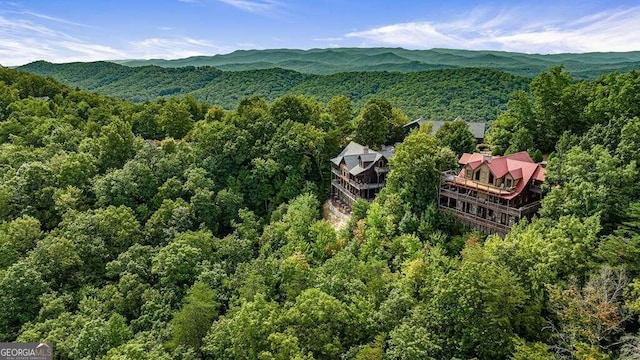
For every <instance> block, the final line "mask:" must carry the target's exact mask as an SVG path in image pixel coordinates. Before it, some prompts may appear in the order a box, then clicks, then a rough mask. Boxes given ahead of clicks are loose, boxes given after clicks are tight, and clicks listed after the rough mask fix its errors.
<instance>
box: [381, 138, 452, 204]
mask: <svg viewBox="0 0 640 360" xmlns="http://www.w3.org/2000/svg"><path fill="white" fill-rule="evenodd" d="M429 130H430V129H429V128H428V127H421V128H420V129H419V130H417V131H413V132H412V133H411V134H410V135H409V136H407V138H406V139H405V140H404V142H403V143H402V144H400V145H398V146H397V147H396V148H395V151H394V155H393V157H392V158H391V159H390V160H389V167H390V168H391V171H390V172H389V177H388V178H387V187H386V189H385V191H387V192H389V193H395V194H398V195H399V196H400V199H401V200H402V201H403V202H404V203H406V204H408V206H409V208H410V209H411V210H412V211H413V212H414V213H417V214H420V213H421V212H423V211H424V210H426V209H427V207H428V205H429V204H430V203H432V202H434V201H435V200H436V194H437V192H438V187H439V185H440V170H441V169H438V167H437V165H438V164H437V163H436V158H437V155H438V153H439V150H440V149H439V148H438V144H437V141H436V139H435V137H433V136H432V135H430V134H429Z"/></svg>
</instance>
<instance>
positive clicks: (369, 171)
mask: <svg viewBox="0 0 640 360" xmlns="http://www.w3.org/2000/svg"><path fill="white" fill-rule="evenodd" d="M392 156H393V147H392V146H383V147H382V149H381V150H380V151H374V150H372V149H369V148H368V147H367V146H363V145H360V144H358V143H355V142H353V141H352V142H351V143H349V145H347V146H346V147H345V148H344V150H342V152H341V153H340V154H339V155H338V156H336V157H335V158H333V159H331V194H332V196H333V197H334V198H335V199H337V200H339V201H341V202H343V203H344V204H346V206H345V207H346V208H347V211H349V208H350V206H351V205H353V203H354V202H355V201H356V200H358V199H365V200H368V201H371V200H373V199H374V198H375V196H376V194H377V193H378V192H380V190H381V189H382V188H383V187H384V185H385V183H386V179H387V174H388V173H389V159H390V158H391V157H392Z"/></svg>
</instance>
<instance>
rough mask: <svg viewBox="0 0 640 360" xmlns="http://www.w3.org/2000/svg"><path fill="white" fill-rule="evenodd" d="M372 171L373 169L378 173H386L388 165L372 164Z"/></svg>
mask: <svg viewBox="0 0 640 360" xmlns="http://www.w3.org/2000/svg"><path fill="white" fill-rule="evenodd" d="M373 171H375V172H376V173H378V174H384V173H388V172H389V167H388V166H374V167H373Z"/></svg>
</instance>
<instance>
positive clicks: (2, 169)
mask: <svg viewBox="0 0 640 360" xmlns="http://www.w3.org/2000/svg"><path fill="white" fill-rule="evenodd" d="M101 66H102V68H101V69H102V71H101V72H98V71H96V79H98V78H100V79H103V81H104V83H105V84H106V83H107V82H108V80H110V79H111V77H112V76H113V75H112V74H111V70H109V69H115V70H118V69H119V68H118V67H117V65H109V64H107V65H105V64H101ZM96 69H97V68H96ZM81 70H82V69H81V68H80V67H78V71H81ZM90 70H91V68H90V67H89V68H86V69H84V70H83V71H87V72H86V73H85V74H78V77H81V75H82V76H87V75H90V74H91V73H90ZM147 71H149V72H147V73H138V72H136V71H132V73H131V74H130V76H131V77H132V78H133V79H137V80H139V81H148V83H152V82H150V81H149V80H148V79H145V78H144V74H146V75H147V76H149V75H151V77H155V76H156V75H158V74H155V73H153V71H158V70H157V69H156V68H153V67H152V68H149V69H147ZM201 71H204V72H205V73H208V74H211V76H214V75H215V76H217V77H214V80H213V82H214V83H216V84H219V83H221V81H218V79H221V78H223V77H224V76H227V75H226V73H222V72H216V71H217V70H213V69H202V70H201ZM465 71H466V72H465ZM177 72H178V70H175V69H171V70H168V71H166V72H165V73H164V74H165V77H164V78H162V81H167V79H170V78H171V76H173V75H175V73H177ZM286 73H289V72H284V73H283V72H282V71H271V73H270V76H272V77H273V78H274V79H277V78H278V77H279V76H280V75H282V74H286ZM290 73H291V74H299V73H294V72H290ZM236 74H237V73H236ZM256 74H262V72H260V71H257V72H250V73H248V74H247V75H246V77H247V79H248V78H249V76H250V75H256ZM434 74H437V76H436V75H434ZM490 74H494V77H491V76H490ZM116 75H117V73H116ZM191 75H192V74H191V73H189V72H188V71H187V72H186V73H185V74H183V77H184V78H186V79H188V78H189V77H190V76H191ZM408 75H411V76H413V77H414V78H411V77H407V79H408V80H406V81H407V82H408V83H411V84H416V83H420V82H423V81H425V79H429V81H431V83H430V84H429V85H433V84H436V83H437V79H438V77H439V78H441V79H447V81H448V84H449V85H448V86H449V88H448V89H449V90H455V89H456V88H457V87H459V88H460V89H464V88H467V86H466V84H467V83H472V84H483V83H484V84H486V85H485V88H484V90H485V92H488V93H490V92H491V88H490V86H489V85H490V84H494V86H497V87H500V84H499V80H500V79H503V78H505V79H506V78H508V76H509V75H504V73H500V72H495V71H492V70H483V71H476V70H464V71H462V70H445V71H438V72H435V73H433V74H432V73H430V72H425V73H416V74H408ZM68 76H69V77H71V75H68ZM256 76H257V75H256ZM299 76H307V75H299ZM342 76H346V77H348V76H349V75H348V74H347V75H342V74H337V75H332V77H315V78H312V79H310V80H308V81H307V82H306V84H309V86H317V87H324V86H326V84H325V83H323V81H327V82H328V83H329V84H335V83H338V82H340V81H343V80H344V79H343V78H342ZM352 76H353V77H357V78H359V79H360V80H361V81H362V83H363V84H369V85H370V84H371V83H373V82H376V84H377V86H379V87H380V88H385V89H390V91H391V90H394V91H395V89H394V88H393V86H391V85H389V84H394V83H395V82H394V78H393V76H396V75H395V74H388V73H382V74H380V75H378V76H376V74H375V73H366V74H353V75H352ZM421 76H425V77H426V78H422V77H421ZM429 76H432V77H429ZM116 77H117V76H116ZM158 77H160V75H158ZM194 78H197V77H195V75H194ZM133 79H131V80H130V81H133ZM455 79H458V80H455ZM478 79H480V80H478ZM487 79H489V80H491V81H488V80H487ZM454 80H455V81H454ZM443 81H444V80H443ZM638 84H640V72H637V71H635V72H628V73H625V74H609V75H606V76H603V77H600V78H598V79H597V80H594V81H584V82H576V81H574V79H572V78H571V76H570V75H569V74H568V73H566V72H565V71H563V70H562V69H560V68H553V69H551V70H550V71H548V72H544V73H542V74H540V75H538V76H537V77H536V78H535V79H533V80H532V81H531V83H530V86H529V89H530V90H529V92H528V93H526V94H522V93H521V96H518V97H516V98H514V101H510V102H509V105H508V106H507V110H506V111H505V112H503V113H501V114H500V115H499V116H498V118H497V119H496V121H495V122H494V124H493V126H492V129H491V132H490V134H488V135H489V136H488V140H489V141H490V144H491V145H492V146H494V150H495V149H506V152H511V151H513V152H519V151H524V150H527V151H529V152H532V151H531V150H534V151H533V152H537V151H535V150H542V151H545V152H547V151H548V150H549V149H556V151H555V152H554V155H553V156H551V157H549V159H548V164H547V167H546V170H545V172H544V176H545V186H544V195H545V196H544V199H543V200H542V203H541V208H540V210H539V211H538V214H537V215H536V216H535V217H534V218H533V219H531V221H528V220H526V219H524V218H523V219H522V220H521V221H520V222H519V223H518V224H517V225H515V226H513V227H512V228H511V231H510V232H509V233H508V234H507V235H505V236H504V237H499V236H497V235H484V234H482V233H480V232H474V231H472V229H470V228H468V227H465V226H463V225H462V224H460V223H456V222H454V218H453V217H451V214H450V213H445V212H440V211H438V210H437V209H438V205H437V204H438V202H439V199H440V196H439V194H438V188H439V186H440V174H441V171H444V170H451V169H455V168H457V167H458V162H457V160H458V156H457V155H456V153H455V152H454V151H457V152H458V154H459V153H460V151H461V150H462V147H458V146H457V145H460V144H461V145H464V143H465V142H466V143H467V144H469V143H470V144H471V146H473V139H469V137H471V136H472V135H471V133H470V132H469V131H468V129H467V128H466V127H465V126H464V124H462V125H463V126H462V127H457V126H456V125H454V126H451V127H445V126H443V127H441V128H440V130H439V134H438V137H437V138H436V136H434V135H432V134H430V132H429V131H427V128H421V129H419V130H417V131H413V132H412V133H411V134H409V135H408V136H407V137H406V138H405V139H404V140H403V141H402V143H400V144H398V145H397V146H395V147H394V150H393V151H394V155H393V157H391V158H390V160H389V163H388V164H389V171H388V173H387V174H388V175H385V179H386V185H385V187H384V189H383V190H382V192H380V193H379V195H378V196H377V198H376V200H375V201H374V202H371V203H370V202H367V201H363V200H358V201H356V202H355V203H354V204H353V207H352V208H353V212H352V214H351V217H350V219H349V220H348V221H347V223H346V224H345V225H344V228H342V229H340V230H338V231H336V230H335V229H334V228H333V227H332V226H331V224H330V223H329V222H327V221H326V220H324V219H322V217H321V216H320V215H321V212H320V208H321V207H320V204H321V203H322V201H324V200H325V199H327V197H328V196H329V191H330V189H331V185H330V182H331V180H332V179H331V174H332V166H331V165H330V164H331V162H330V160H329V159H331V158H333V157H335V156H336V154H339V153H340V151H341V150H342V149H344V148H345V146H347V143H348V141H349V140H350V139H358V141H360V142H362V143H364V144H367V145H369V146H372V145H373V144H379V143H380V141H376V142H373V141H374V140H375V139H377V137H378V136H382V135H384V137H385V140H384V141H383V142H387V140H390V139H393V138H394V137H396V136H399V135H400V134H399V133H400V131H399V130H400V129H399V127H401V126H402V123H401V122H398V121H396V120H397V119H398V118H401V117H400V116H398V117H396V115H399V114H398V113H397V111H394V110H395V108H393V107H392V106H391V104H389V103H388V102H387V101H386V100H385V99H384V98H377V99H372V100H371V101H368V102H367V104H366V105H365V106H364V108H363V109H362V110H361V111H360V112H359V113H360V114H362V116H360V117H359V118H358V120H356V121H355V122H353V123H352V122H351V121H350V120H351V118H352V117H353V114H354V113H355V111H352V110H353V108H352V106H351V105H352V104H351V103H350V102H349V101H345V100H346V99H344V98H337V100H334V101H333V102H332V105H333V106H327V107H322V106H319V104H318V103H317V102H316V101H314V100H313V99H310V98H307V97H304V96H286V97H282V98H280V99H277V100H276V101H273V102H265V101H264V100H261V99H257V98H251V99H250V100H247V101H243V102H242V104H241V106H239V107H238V109H237V110H231V111H221V110H220V109H219V108H215V107H210V106H208V105H207V104H202V103H197V102H195V101H193V100H192V99H180V98H177V97H173V98H170V99H159V100H158V101H150V102H145V103H142V104H133V103H130V102H128V101H125V100H120V99H115V98H112V97H108V96H104V95H99V94H95V93H90V92H86V91H84V90H80V89H74V88H70V87H68V86H64V85H61V84H60V83H58V82H56V81H54V80H53V79H51V78H44V77H40V76H36V75H32V74H28V73H25V72H22V71H17V70H14V69H0V174H1V175H2V176H0V205H1V206H0V342H1V343H7V342H10V343H14V342H18V343H25V342H29V343H34V342H35V343H40V342H44V343H50V344H51V345H52V346H51V347H50V348H52V349H54V350H53V351H54V354H55V355H54V356H55V358H56V359H69V360H82V359H102V360H121V359H140V360H170V359H184V360H187V359H190V360H191V359H192V360H213V359H216V360H217V359H263V360H278V359H298V360H333V359H398V360H410V359H411V360H412V359H478V360H506V359H544V360H550V359H554V360H565V359H566V360H569V359H572V360H573V359H602V360H604V359H607V360H609V359H611V360H612V359H621V360H631V359H637V358H638V357H637V354H638V353H639V349H640V334H638V329H640V317H639V316H640V256H638V254H640V230H639V229H640V227H639V226H638V224H640V201H639V199H640V186H639V185H640V171H639V170H638V168H637V165H636V164H638V163H640V147H639V146H638V144H639V143H640V140H639V139H640V104H639V102H638V101H637V99H639V98H640V86H638ZM186 85H187V82H185V86H186ZM181 86H183V85H181ZM271 86H273V85H271ZM432 87H433V88H434V89H435V88H437V86H432ZM343 90H347V88H346V87H345V88H344V89H343V88H339V89H336V90H335V91H343ZM487 90H488V91H487ZM454 94H455V93H454ZM398 96H400V95H398ZM458 124H460V123H458ZM376 125H378V126H376ZM456 127H457V128H456ZM372 128H373V130H374V131H371V130H372ZM447 128H448V129H447ZM443 129H445V130H443ZM465 130H466V131H465ZM465 133H466V134H467V135H465ZM465 138H466V139H467V140H470V142H469V141H465ZM360 139H362V140H360ZM367 139H368V140H367ZM390 142H394V143H395V141H390ZM387 143H389V142H387ZM453 148H456V150H454V149H453ZM371 155H373V154H371ZM539 156H541V154H539ZM360 159H362V157H361V158H360ZM479 169H482V167H479ZM521 181H522V180H521ZM474 182H476V181H474V180H472V182H471V183H474ZM347 191H349V190H347ZM465 197H466V199H469V198H472V199H473V198H474V197H473V196H472V194H466V195H465V194H463V193H461V194H460V199H465ZM474 202H477V203H478V204H479V206H478V208H480V207H481V206H482V205H481V204H482V203H481V202H480V201H479V200H474ZM461 203H464V200H461ZM484 206H487V207H489V206H490V203H485V204H484ZM496 208H497V207H496ZM478 214H480V212H478ZM515 220H518V219H515ZM515 220H514V221H515Z"/></svg>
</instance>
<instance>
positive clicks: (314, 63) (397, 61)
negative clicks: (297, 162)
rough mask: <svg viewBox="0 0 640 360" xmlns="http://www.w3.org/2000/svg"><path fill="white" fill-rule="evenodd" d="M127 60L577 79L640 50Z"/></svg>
mask: <svg viewBox="0 0 640 360" xmlns="http://www.w3.org/2000/svg"><path fill="white" fill-rule="evenodd" d="M114 62H116V63H119V64H122V65H127V66H148V65H157V66H162V67H172V68H173V67H185V66H195V67H198V66H214V67H217V68H218V69H220V70H224V71H241V70H259V69H272V68H282V69H288V70H294V71H297V72H301V73H304V74H318V75H327V74H337V73H342V72H360V71H399V72H417V71H427V70H434V69H456V68H467V67H477V68H485V69H495V70H501V71H505V72H508V73H511V74H514V75H520V76H526V77H534V76H536V75H537V74H539V73H540V72H542V71H545V70H547V69H548V68H549V67H550V66H554V65H560V64H564V66H565V67H566V68H567V69H568V70H569V71H571V73H572V74H573V76H575V77H576V78H578V79H593V78H595V77H598V76H600V75H604V74H607V73H611V72H614V71H618V72H625V71H630V70H635V69H637V68H638V65H640V52H639V51H631V52H620V53H616V52H607V53H582V54H546V55H541V54H525V53H514V52H506V51H487V50H482V51H478V50H459V49H430V50H407V49H403V48H330V49H310V50H297V49H266V50H237V51H234V52H232V53H229V54H218V55H214V56H193V57H188V58H185V59H177V60H162V59H152V60H119V61H114Z"/></svg>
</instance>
